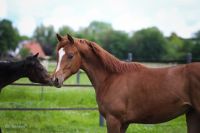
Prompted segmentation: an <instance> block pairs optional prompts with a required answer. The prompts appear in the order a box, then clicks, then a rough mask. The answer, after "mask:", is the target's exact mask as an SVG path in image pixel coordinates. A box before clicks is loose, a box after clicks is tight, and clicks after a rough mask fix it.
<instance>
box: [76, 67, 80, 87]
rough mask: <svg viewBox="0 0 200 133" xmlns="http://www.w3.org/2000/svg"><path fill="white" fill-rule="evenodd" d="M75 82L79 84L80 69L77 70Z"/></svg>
mask: <svg viewBox="0 0 200 133" xmlns="http://www.w3.org/2000/svg"><path fill="white" fill-rule="evenodd" d="M76 83H77V84H78V85H79V84H80V70H78V72H77V74H76Z"/></svg>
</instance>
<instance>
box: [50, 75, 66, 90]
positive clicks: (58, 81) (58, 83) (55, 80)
mask: <svg viewBox="0 0 200 133" xmlns="http://www.w3.org/2000/svg"><path fill="white" fill-rule="evenodd" d="M52 82H53V85H54V86H55V87H57V88H61V87H62V86H63V82H64V78H62V77H55V76H54V77H53V78H52Z"/></svg>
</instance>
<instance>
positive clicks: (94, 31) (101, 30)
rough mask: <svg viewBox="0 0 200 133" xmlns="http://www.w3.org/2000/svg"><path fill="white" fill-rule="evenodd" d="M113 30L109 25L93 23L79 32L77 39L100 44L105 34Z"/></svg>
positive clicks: (98, 22)
mask: <svg viewBox="0 0 200 133" xmlns="http://www.w3.org/2000/svg"><path fill="white" fill-rule="evenodd" d="M111 30H113V28H112V26H111V24H109V23H105V22H100V21H93V22H91V23H90V24H89V26H88V27H86V28H83V29H81V30H79V32H78V34H77V37H80V38H86V39H88V40H91V41H95V42H96V43H99V44H102V40H101V39H102V38H103V37H104V36H105V33H107V32H108V31H111Z"/></svg>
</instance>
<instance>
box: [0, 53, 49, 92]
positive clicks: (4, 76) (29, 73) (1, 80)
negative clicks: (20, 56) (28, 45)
mask: <svg viewBox="0 0 200 133" xmlns="http://www.w3.org/2000/svg"><path fill="white" fill-rule="evenodd" d="M37 56H38V54H35V55H34V56H29V57H27V58H26V59H24V60H21V61H17V62H0V92H1V89H2V88H3V87H5V86H6V85H9V84H11V83H12V82H14V81H16V80H18V79H19V78H22V77H28V78H29V80H31V81H32V82H35V83H42V84H49V85H51V77H50V75H49V74H48V73H47V71H46V69H45V68H44V67H43V66H42V64H40V61H39V60H38V58H37Z"/></svg>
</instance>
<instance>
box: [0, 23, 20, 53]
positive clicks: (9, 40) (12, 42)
mask: <svg viewBox="0 0 200 133" xmlns="http://www.w3.org/2000/svg"><path fill="white" fill-rule="evenodd" d="M18 42H19V33H18V30H17V29H16V28H14V27H13V26H12V22H11V21H9V20H6V19H3V20H1V21H0V49H1V51H0V55H4V54H5V53H6V52H7V51H8V50H14V49H15V48H16V47H17V44H18Z"/></svg>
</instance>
